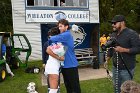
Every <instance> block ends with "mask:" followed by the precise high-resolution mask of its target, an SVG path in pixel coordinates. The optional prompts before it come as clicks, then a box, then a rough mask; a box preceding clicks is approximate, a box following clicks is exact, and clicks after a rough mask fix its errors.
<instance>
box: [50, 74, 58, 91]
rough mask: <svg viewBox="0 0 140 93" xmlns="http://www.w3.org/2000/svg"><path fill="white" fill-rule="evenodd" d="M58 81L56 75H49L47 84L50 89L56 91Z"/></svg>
mask: <svg viewBox="0 0 140 93" xmlns="http://www.w3.org/2000/svg"><path fill="white" fill-rule="evenodd" d="M58 79H59V76H58V75H57V74H49V84H50V88H51V89H58Z"/></svg>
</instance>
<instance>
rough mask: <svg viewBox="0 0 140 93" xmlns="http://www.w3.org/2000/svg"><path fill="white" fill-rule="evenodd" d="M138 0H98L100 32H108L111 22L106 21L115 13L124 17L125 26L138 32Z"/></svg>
mask: <svg viewBox="0 0 140 93" xmlns="http://www.w3.org/2000/svg"><path fill="white" fill-rule="evenodd" d="M139 11H140V0H127V1H126V0H119V1H118V0H99V12H100V32H101V33H104V32H106V33H110V32H111V31H112V28H111V24H109V23H108V21H109V20H111V19H112V18H113V17H114V16H115V15H117V14H122V15H124V16H125V17H126V20H127V26H128V27H130V28H132V29H134V30H136V31H138V32H139V33H140V13H139Z"/></svg>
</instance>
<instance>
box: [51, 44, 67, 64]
mask: <svg viewBox="0 0 140 93" xmlns="http://www.w3.org/2000/svg"><path fill="white" fill-rule="evenodd" d="M50 48H51V50H52V51H53V53H55V54H57V55H58V56H60V57H61V56H64V55H65V52H66V51H65V49H64V45H62V43H60V42H57V43H53V44H52V45H51V46H50ZM60 64H61V66H64V62H63V61H60Z"/></svg>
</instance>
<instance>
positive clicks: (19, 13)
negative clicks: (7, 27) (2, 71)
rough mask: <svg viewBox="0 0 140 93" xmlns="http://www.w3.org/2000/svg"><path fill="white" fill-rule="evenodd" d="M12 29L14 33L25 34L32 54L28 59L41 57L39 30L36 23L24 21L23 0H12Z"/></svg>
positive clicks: (38, 25)
mask: <svg viewBox="0 0 140 93" xmlns="http://www.w3.org/2000/svg"><path fill="white" fill-rule="evenodd" d="M11 2H12V13H13V14H12V15H13V30H14V33H19V34H20V33H22V34H25V35H26V36H27V38H28V39H29V42H30V43H31V46H32V54H31V56H30V57H29V60H40V59H42V46H41V31H40V24H39V23H38V24H37V23H28V24H26V23H25V1H24V0H12V1H11Z"/></svg>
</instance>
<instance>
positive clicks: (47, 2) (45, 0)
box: [26, 0, 89, 8]
mask: <svg viewBox="0 0 140 93" xmlns="http://www.w3.org/2000/svg"><path fill="white" fill-rule="evenodd" d="M88 1H89V0H26V2H27V6H36V7H38V6H44V7H77V8H82V7H83V8H88Z"/></svg>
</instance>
